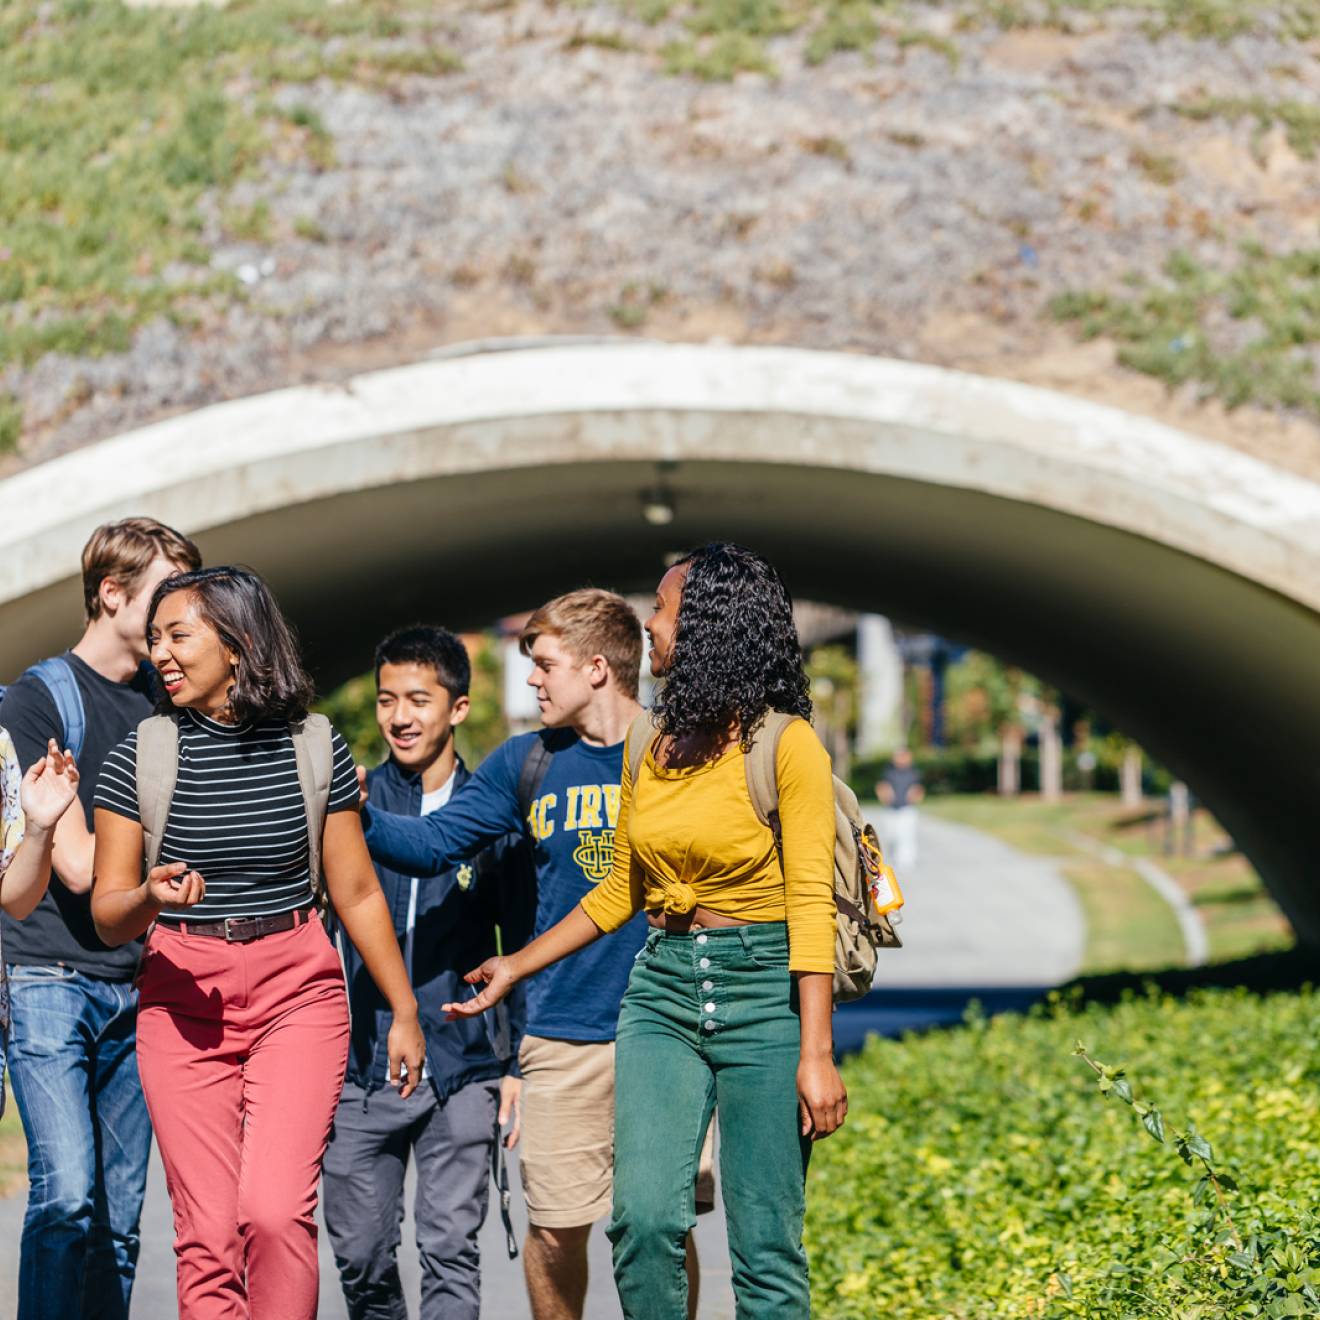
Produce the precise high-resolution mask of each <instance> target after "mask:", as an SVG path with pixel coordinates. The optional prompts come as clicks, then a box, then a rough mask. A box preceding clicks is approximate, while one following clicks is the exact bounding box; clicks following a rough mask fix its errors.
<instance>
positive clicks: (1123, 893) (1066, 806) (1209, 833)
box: [928, 793, 1293, 975]
mask: <svg viewBox="0 0 1320 1320" xmlns="http://www.w3.org/2000/svg"><path fill="white" fill-rule="evenodd" d="M928 810H930V811H931V812H932V813H934V814H936V815H938V816H940V817H942V818H944V819H946V820H954V821H958V822H960V823H962V824H964V825H971V826H973V827H975V828H976V829H981V830H985V831H986V832H987V833H989V834H993V835H995V836H996V837H998V838H1001V839H1003V840H1004V841H1005V842H1006V843H1009V844H1011V845H1012V846H1013V847H1015V848H1020V849H1022V850H1023V851H1024V852H1032V853H1039V854H1042V855H1044V856H1048V857H1056V858H1058V859H1059V860H1060V864H1061V868H1062V870H1063V874H1064V875H1065V876H1066V877H1067V879H1068V880H1069V882H1070V883H1071V884H1072V885H1073V887H1074V889H1075V890H1076V892H1077V897H1078V899H1079V901H1080V902H1081V904H1082V907H1083V910H1084V911H1085V913H1086V919H1087V947H1086V956H1085V962H1084V965H1083V972H1084V974H1087V975H1090V974H1095V973H1102V972H1110V971H1120V970H1125V971H1147V970H1154V969H1156V968H1160V967H1169V966H1177V965H1179V964H1180V963H1181V962H1182V961H1183V953H1184V949H1183V941H1182V935H1181V932H1180V931H1179V928H1178V924H1177V921H1176V920H1175V918H1174V916H1173V913H1172V911H1171V910H1170V908H1169V906H1168V904H1166V903H1165V902H1164V900H1163V899H1162V898H1160V897H1159V895H1158V894H1156V893H1155V892H1154V890H1152V889H1151V888H1150V887H1149V886H1148V885H1147V884H1146V883H1145V882H1144V881H1143V880H1142V879H1141V878H1140V876H1139V875H1138V874H1137V873H1136V871H1134V870H1132V869H1131V868H1129V867H1126V866H1111V865H1109V864H1107V863H1106V862H1104V861H1100V860H1098V859H1096V858H1095V857H1094V856H1093V855H1091V853H1089V852H1088V851H1087V850H1086V849H1085V848H1084V847H1082V846H1080V845H1079V844H1078V842H1077V841H1076V837H1075V836H1077V835H1085V836H1086V837H1087V838H1088V839H1091V840H1094V841H1095V842H1097V843H1102V844H1106V845H1108V846H1110V847H1113V848H1116V849H1118V850H1119V851H1120V852H1123V853H1126V854H1128V855H1130V856H1142V857H1148V858H1149V859H1150V860H1152V861H1153V862H1155V864H1156V865H1157V866H1159V867H1160V868H1161V869H1162V870H1164V871H1165V872H1167V873H1168V874H1169V875H1170V876H1172V877H1173V879H1174V880H1176V881H1177V882H1178V884H1179V885H1181V886H1182V888H1183V889H1184V891H1185V892H1186V893H1187V895H1188V896H1189V898H1190V899H1191V901H1192V902H1193V904H1194V905H1195V906H1196V908H1197V912H1198V915H1199V916H1200V918H1201V920H1202V922H1203V923H1204V925H1205V929H1206V935H1207V938H1208V941H1209V945H1210V957H1211V960H1212V961H1215V962H1220V961H1228V960H1230V959H1235V958H1244V957H1248V956H1249V955H1251V954H1254V953H1264V952H1269V951H1271V950H1275V949H1283V948H1288V947H1289V946H1290V945H1291V944H1292V942H1293V936H1292V930H1291V927H1290V926H1289V925H1288V922H1287V920H1286V919H1285V918H1284V916H1283V914H1282V913H1281V912H1280V911H1279V909H1278V907H1277V906H1276V905H1275V903H1274V901H1273V900H1272V899H1271V898H1270V896H1269V894H1268V892H1267V891H1266V889H1265V887H1264V885H1263V884H1262V883H1261V881H1260V877H1259V876H1257V875H1256V873H1255V871H1254V870H1253V869H1252V867H1251V864H1250V863H1249V862H1248V861H1247V860H1246V858H1244V857H1243V856H1242V855H1241V854H1240V853H1235V852H1222V851H1220V850H1221V849H1223V847H1224V846H1225V844H1226V843H1227V840H1226V838H1225V836H1224V834H1223V832H1222V830H1220V829H1219V827H1218V826H1217V825H1216V824H1215V822H1214V821H1213V819H1211V818H1210V817H1209V816H1208V815H1207V814H1206V813H1205V812H1198V813H1197V820H1196V833H1195V842H1196V855H1195V856H1192V857H1185V858H1184V857H1178V856H1165V855H1164V853H1163V850H1162V835H1160V834H1159V832H1158V830H1157V829H1155V828H1153V827H1152V826H1151V824H1150V823H1149V822H1148V821H1147V820H1146V815H1145V813H1135V814H1134V813H1127V812H1124V811H1123V810H1122V808H1121V807H1120V806H1119V804H1118V801H1117V799H1115V798H1113V797H1110V796H1107V795H1105V794H1098V793H1095V794H1076V795H1070V796H1068V797H1066V798H1065V799H1064V800H1063V801H1061V802H1057V803H1047V802H1042V801H1041V800H1040V799H1039V798H1037V797H1034V796H1024V797H1020V798H1015V799H1007V798H1000V797H995V796H993V795H989V794H987V795H984V796H948V797H935V798H931V799H929V804H928Z"/></svg>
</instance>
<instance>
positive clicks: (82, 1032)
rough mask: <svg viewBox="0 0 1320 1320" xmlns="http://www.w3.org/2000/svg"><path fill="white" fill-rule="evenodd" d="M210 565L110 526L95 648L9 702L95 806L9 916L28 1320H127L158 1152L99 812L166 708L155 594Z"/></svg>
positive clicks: (96, 602) (57, 839)
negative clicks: (73, 765)
mask: <svg viewBox="0 0 1320 1320" xmlns="http://www.w3.org/2000/svg"><path fill="white" fill-rule="evenodd" d="M200 565H201V555H200V554H199V553H198V550H197V547H196V546H195V545H194V544H193V543H192V542H191V541H190V540H188V538H187V537H185V536H181V535H180V534H179V533H178V532H176V531H175V530H174V529H173V528H171V527H166V526H165V525H164V524H163V523H159V522H156V521H155V520H154V519H152V518H126V519H124V520H123V521H122V522H116V523H109V524H107V525H105V526H103V527H98V528H97V529H96V531H94V532H93V533H92V536H91V539H90V540H89V541H88V542H87V545H86V546H85V547H84V549H83V555H82V584H83V602H84V609H85V613H86V618H87V624H86V628H85V629H84V631H83V635H82V638H81V640H80V641H79V642H78V644H77V645H76V646H74V647H73V649H72V650H71V651H66V652H65V653H64V654H63V655H61V656H55V657H52V658H50V659H47V660H43V661H42V662H41V663H40V664H38V665H34V666H33V667H32V668H31V669H29V670H28V671H27V673H25V674H24V675H23V676H22V677H21V678H20V679H19V680H18V681H17V682H16V683H15V684H14V685H13V686H12V687H11V688H9V689H8V690H7V691H6V692H5V696H4V701H3V703H2V704H0V723H3V724H4V726H5V727H6V728H7V729H8V730H9V733H10V735H11V737H12V738H13V741H14V746H15V748H16V749H17V752H18V758H19V762H20V764H21V765H22V768H23V769H24V770H25V771H26V770H27V769H28V767H30V766H31V765H32V764H33V763H34V762H35V761H36V760H37V759H38V758H40V757H43V756H45V755H46V749H47V746H48V744H49V742H50V740H51V739H52V738H53V739H55V741H56V743H57V744H58V746H60V747H67V748H68V749H69V750H70V751H72V752H73V753H74V756H75V757H76V759H77V761H78V765H79V769H80V771H81V779H80V783H79V787H78V796H79V798H80V799H81V801H82V805H83V810H82V811H81V812H80V811H73V810H71V811H66V812H65V813H64V816H63V818H62V819H61V820H60V823H59V825H58V826H57V827H56V829H55V835H54V843H53V849H52V870H53V877H52V880H51V884H50V886H49V888H48V889H47V891H46V894H45V896H44V897H43V898H42V900H41V902H40V903H39V904H38V905H37V907H36V909H35V910H34V911H33V912H32V913H31V915H30V916H28V917H27V918H25V919H24V920H23V921H22V922H18V921H15V920H13V919H12V918H10V917H9V916H4V917H3V918H0V920H3V923H4V924H3V939H4V951H5V958H6V960H7V963H8V965H9V984H10V1038H9V1074H10V1080H11V1081H12V1083H13V1088H14V1098H15V1100H16V1101H17V1102H18V1108H19V1113H20V1114H21V1116H22V1119H23V1130H24V1133H25V1134H26V1136H27V1146H28V1200H27V1212H26V1215H25V1217H24V1221H23V1239H22V1251H21V1256H20V1264H19V1276H18V1315H19V1318H20V1320H78V1318H79V1317H84V1318H85V1317H92V1316H96V1317H107V1320H110V1318H113V1320H123V1318H124V1317H127V1315H128V1308H129V1297H130V1294H131V1292H132V1288H133V1276H134V1272H135V1270H136V1266H137V1254H138V1220H139V1217H140V1214H141V1210H142V1198H143V1193H144V1191H145V1189H146V1178H147V1155H148V1152H149V1151H150V1148H151V1126H150V1123H149V1122H148V1119H147V1110H146V1105H145V1104H144V1103H143V1099H142V1087H141V1083H140V1082H139V1081H138V1070H137V1059H136V1056H135V1053H134V1045H135V1040H136V1033H135V1023H136V1017H137V996H136V994H135V992H134V990H133V985H132V982H133V975H134V972H135V970H136V968H137V962H138V953H139V949H140V947H141V945H140V941H134V942H133V943H132V944H127V945H124V946H122V947H120V948H117V949H111V948H108V947H107V946H106V945H104V944H103V943H102V942H101V941H100V940H99V939H98V938H97V935H96V931H95V929H94V928H93V926H92V918H91V907H90V890H91V885H92V856H93V851H94V839H93V836H92V833H91V825H92V802H93V798H94V796H95V793H96V783H97V779H98V777H99V774H100V770H101V764H102V762H103V761H104V760H105V758H106V755H107V754H108V753H109V751H110V749H111V748H113V747H114V746H115V745H116V744H118V743H119V742H120V741H121V740H122V739H123V738H124V737H126V736H127V734H128V733H129V732H130V731H131V730H132V729H134V728H136V727H137V725H138V723H139V722H140V721H141V720H143V719H145V718H146V717H147V716H148V715H150V714H151V713H152V709H153V707H154V702H155V694H154V686H153V682H152V679H151V676H150V673H149V671H148V670H147V669H146V668H144V661H145V660H146V655H147V629H146V615H147V606H148V605H149V604H150V602H151V595H152V592H153V591H154V590H155V589H156V584H157V583H159V582H160V581H162V580H163V579H164V578H166V577H168V576H169V575H170V574H171V573H174V572H176V571H178V570H180V569H192V568H198V567H200Z"/></svg>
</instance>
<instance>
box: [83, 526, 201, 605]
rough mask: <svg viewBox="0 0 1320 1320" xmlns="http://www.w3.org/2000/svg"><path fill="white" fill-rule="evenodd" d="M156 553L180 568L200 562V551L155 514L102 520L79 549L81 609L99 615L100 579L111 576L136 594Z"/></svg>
mask: <svg viewBox="0 0 1320 1320" xmlns="http://www.w3.org/2000/svg"><path fill="white" fill-rule="evenodd" d="M158 555H164V556H165V558H166V559H168V560H169V561H170V563H172V564H173V565H174V566H175V567H176V568H178V569H179V570H180V571H183V572H189V571H192V570H195V569H199V568H201V566H202V552H201V551H200V550H198V548H197V547H196V546H195V545H194V544H193V543H192V542H191V541H190V540H189V539H188V538H187V537H186V536H184V535H183V534H182V533H180V532H176V531H175V530H174V528H173V527H166V526H165V524H164V523H161V522H157V521H156V520H155V519H154V518H124V519H123V520H122V521H120V522H113V523H105V524H103V525H102V526H100V527H98V528H97V529H96V531H94V532H93V533H92V535H91V538H90V539H89V540H88V542H87V544H86V545H85V546H83V552H82V581H83V609H84V610H85V611H86V614H87V619H88V621H89V622H90V621H91V620H92V619H99V618H100V617H101V583H102V582H104V581H105V580H106V578H114V580H115V581H116V582H118V583H119V585H120V586H121V587H123V589H124V592H125V593H126V594H127V595H129V596H135V595H136V594H137V589H138V584H139V583H140V582H141V580H142V575H143V574H144V573H145V572H146V571H147V569H148V568H149V567H150V565H151V562H152V560H153V559H155V558H156V557H157V556H158Z"/></svg>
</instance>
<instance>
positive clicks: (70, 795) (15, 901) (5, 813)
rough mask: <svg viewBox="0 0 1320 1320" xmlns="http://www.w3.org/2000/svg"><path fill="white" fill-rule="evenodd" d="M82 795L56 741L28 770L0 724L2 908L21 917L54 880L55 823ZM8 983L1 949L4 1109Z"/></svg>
mask: <svg viewBox="0 0 1320 1320" xmlns="http://www.w3.org/2000/svg"><path fill="white" fill-rule="evenodd" d="M77 795H78V767H77V766H76V765H74V763H73V757H72V756H70V755H69V753H68V752H61V751H60V750H59V748H58V747H57V746H56V745H55V743H54V741H53V740H52V742H51V744H50V747H49V749H48V751H47V753H46V756H45V758H44V759H43V760H39V761H35V762H33V765H32V768H31V769H30V770H29V771H28V772H27V774H26V775H24V774H22V773H21V772H20V771H19V767H18V757H17V756H16V755H15V753H14V744H13V742H12V741H11V740H10V737H9V735H8V734H7V733H6V732H5V731H4V729H3V728H0V908H3V909H4V910H5V911H6V912H7V913H9V915H10V916H11V917H13V918H15V919H16V920H18V921H22V919H23V918H24V917H26V916H27V914H28V913H29V912H31V911H32V909H33V908H34V907H36V905H37V904H38V903H39V902H41V896H42V895H43V894H44V893H45V892H46V886H47V885H48V884H49V883H50V854H51V847H52V845H53V843H54V838H55V825H56V822H57V821H58V820H59V818H60V817H61V816H62V815H64V813H65V811H67V810H68V808H69V806H70V804H71V803H72V802H73V800H74V799H75V798H76V797H77ZM8 1030H9V987H8V985H7V984H6V982H5V960H4V950H3V949H0V1113H3V1112H4V1108H5V1083H4V1076H5V1035H6V1033H7V1032H8Z"/></svg>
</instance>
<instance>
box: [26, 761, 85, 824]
mask: <svg viewBox="0 0 1320 1320" xmlns="http://www.w3.org/2000/svg"><path fill="white" fill-rule="evenodd" d="M77 796H78V767H77V766H76V765H75V764H74V761H73V753H72V752H62V751H60V749H59V744H58V743H56V741H55V739H54V738H52V739H51V740H50V744H49V746H48V747H47V749H46V755H45V756H43V757H40V758H38V759H37V760H36V761H33V763H32V767H31V769H30V770H29V771H28V772H27V774H25V775H24V776H23V783H22V785H21V786H20V788H19V802H20V804H21V805H22V807H23V815H24V816H25V817H26V818H27V821H28V824H29V825H30V826H31V827H32V828H33V829H38V830H53V829H54V828H55V825H56V823H57V822H58V820H59V818H60V817H61V816H62V815H64V813H65V811H67V810H68V808H69V806H70V805H71V804H72V802H73V800H74V798H76V797H77Z"/></svg>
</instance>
